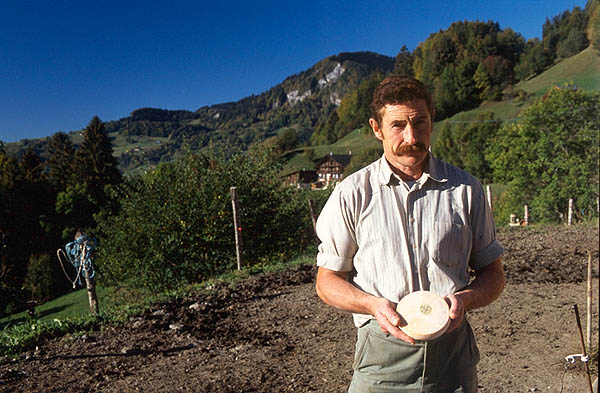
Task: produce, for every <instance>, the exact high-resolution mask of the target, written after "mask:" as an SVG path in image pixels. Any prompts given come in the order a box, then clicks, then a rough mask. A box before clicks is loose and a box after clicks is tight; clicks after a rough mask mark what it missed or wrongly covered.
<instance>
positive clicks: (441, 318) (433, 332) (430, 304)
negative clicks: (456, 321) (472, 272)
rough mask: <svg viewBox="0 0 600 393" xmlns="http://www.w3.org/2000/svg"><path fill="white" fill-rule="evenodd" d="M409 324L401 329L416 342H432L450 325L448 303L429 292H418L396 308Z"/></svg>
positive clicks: (406, 297) (402, 300)
mask: <svg viewBox="0 0 600 393" xmlns="http://www.w3.org/2000/svg"><path fill="white" fill-rule="evenodd" d="M396 311H397V312H398V314H400V315H401V316H402V318H404V320H405V321H406V322H407V324H406V325H405V326H401V327H400V329H401V330H402V331H403V332H404V333H406V334H407V335H409V336H410V337H412V338H414V339H415V340H432V339H434V338H436V337H439V336H441V335H442V334H444V332H445V331H446V329H448V325H450V309H449V307H448V303H446V301H445V300H444V299H443V298H442V297H441V296H439V295H436V294H435V293H433V292H429V291H416V292H413V293H410V294H408V295H406V296H405V297H403V298H402V299H401V300H400V302H399V303H398V306H397V307H396Z"/></svg>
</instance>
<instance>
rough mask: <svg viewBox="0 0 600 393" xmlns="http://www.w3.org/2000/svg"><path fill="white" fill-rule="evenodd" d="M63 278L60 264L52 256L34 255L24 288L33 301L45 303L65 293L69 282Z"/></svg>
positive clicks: (28, 267)
mask: <svg viewBox="0 0 600 393" xmlns="http://www.w3.org/2000/svg"><path fill="white" fill-rule="evenodd" d="M63 278H64V277H63V275H62V272H61V271H60V267H59V264H58V262H56V261H53V260H52V258H51V257H50V255H48V254H39V255H32V256H31V257H30V258H29V265H28V266H27V275H26V276H25V281H24V282H23V288H24V289H26V290H27V291H29V293H30V294H31V297H30V298H31V299H32V300H36V301H38V302H45V301H47V300H50V299H52V298H53V297H56V296H57V294H62V293H64V292H65V290H66V285H65V283H66V282H67V280H66V279H63Z"/></svg>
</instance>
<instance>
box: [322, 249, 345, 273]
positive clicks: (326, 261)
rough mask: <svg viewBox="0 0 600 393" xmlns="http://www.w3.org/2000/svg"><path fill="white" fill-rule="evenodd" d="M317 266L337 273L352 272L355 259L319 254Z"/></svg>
mask: <svg viewBox="0 0 600 393" xmlns="http://www.w3.org/2000/svg"><path fill="white" fill-rule="evenodd" d="M317 266H320V267H324V268H326V269H329V270H334V271H336V272H349V271H350V270H352V266H353V259H352V258H344V257H340V256H338V255H331V254H325V253H322V252H319V253H318V254H317Z"/></svg>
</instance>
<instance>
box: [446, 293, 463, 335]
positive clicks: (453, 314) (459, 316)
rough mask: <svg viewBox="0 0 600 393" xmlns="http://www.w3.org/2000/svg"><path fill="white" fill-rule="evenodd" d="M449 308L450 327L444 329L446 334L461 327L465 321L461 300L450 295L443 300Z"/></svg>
mask: <svg viewBox="0 0 600 393" xmlns="http://www.w3.org/2000/svg"><path fill="white" fill-rule="evenodd" d="M444 300H446V303H448V306H449V307H450V325H449V326H448V329H446V333H450V332H451V331H453V330H454V329H457V328H459V327H460V325H462V323H463V320H464V319H465V305H464V304H463V302H462V299H461V298H460V297H458V296H456V295H455V294H450V295H448V296H446V297H445V298H444Z"/></svg>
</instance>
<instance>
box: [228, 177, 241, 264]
mask: <svg viewBox="0 0 600 393" xmlns="http://www.w3.org/2000/svg"><path fill="white" fill-rule="evenodd" d="M229 191H230V192H231V207H232V209H233V229H234V232H235V252H236V257H237V269H238V270H242V226H241V225H240V218H239V214H238V200H237V187H230V188H229Z"/></svg>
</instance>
